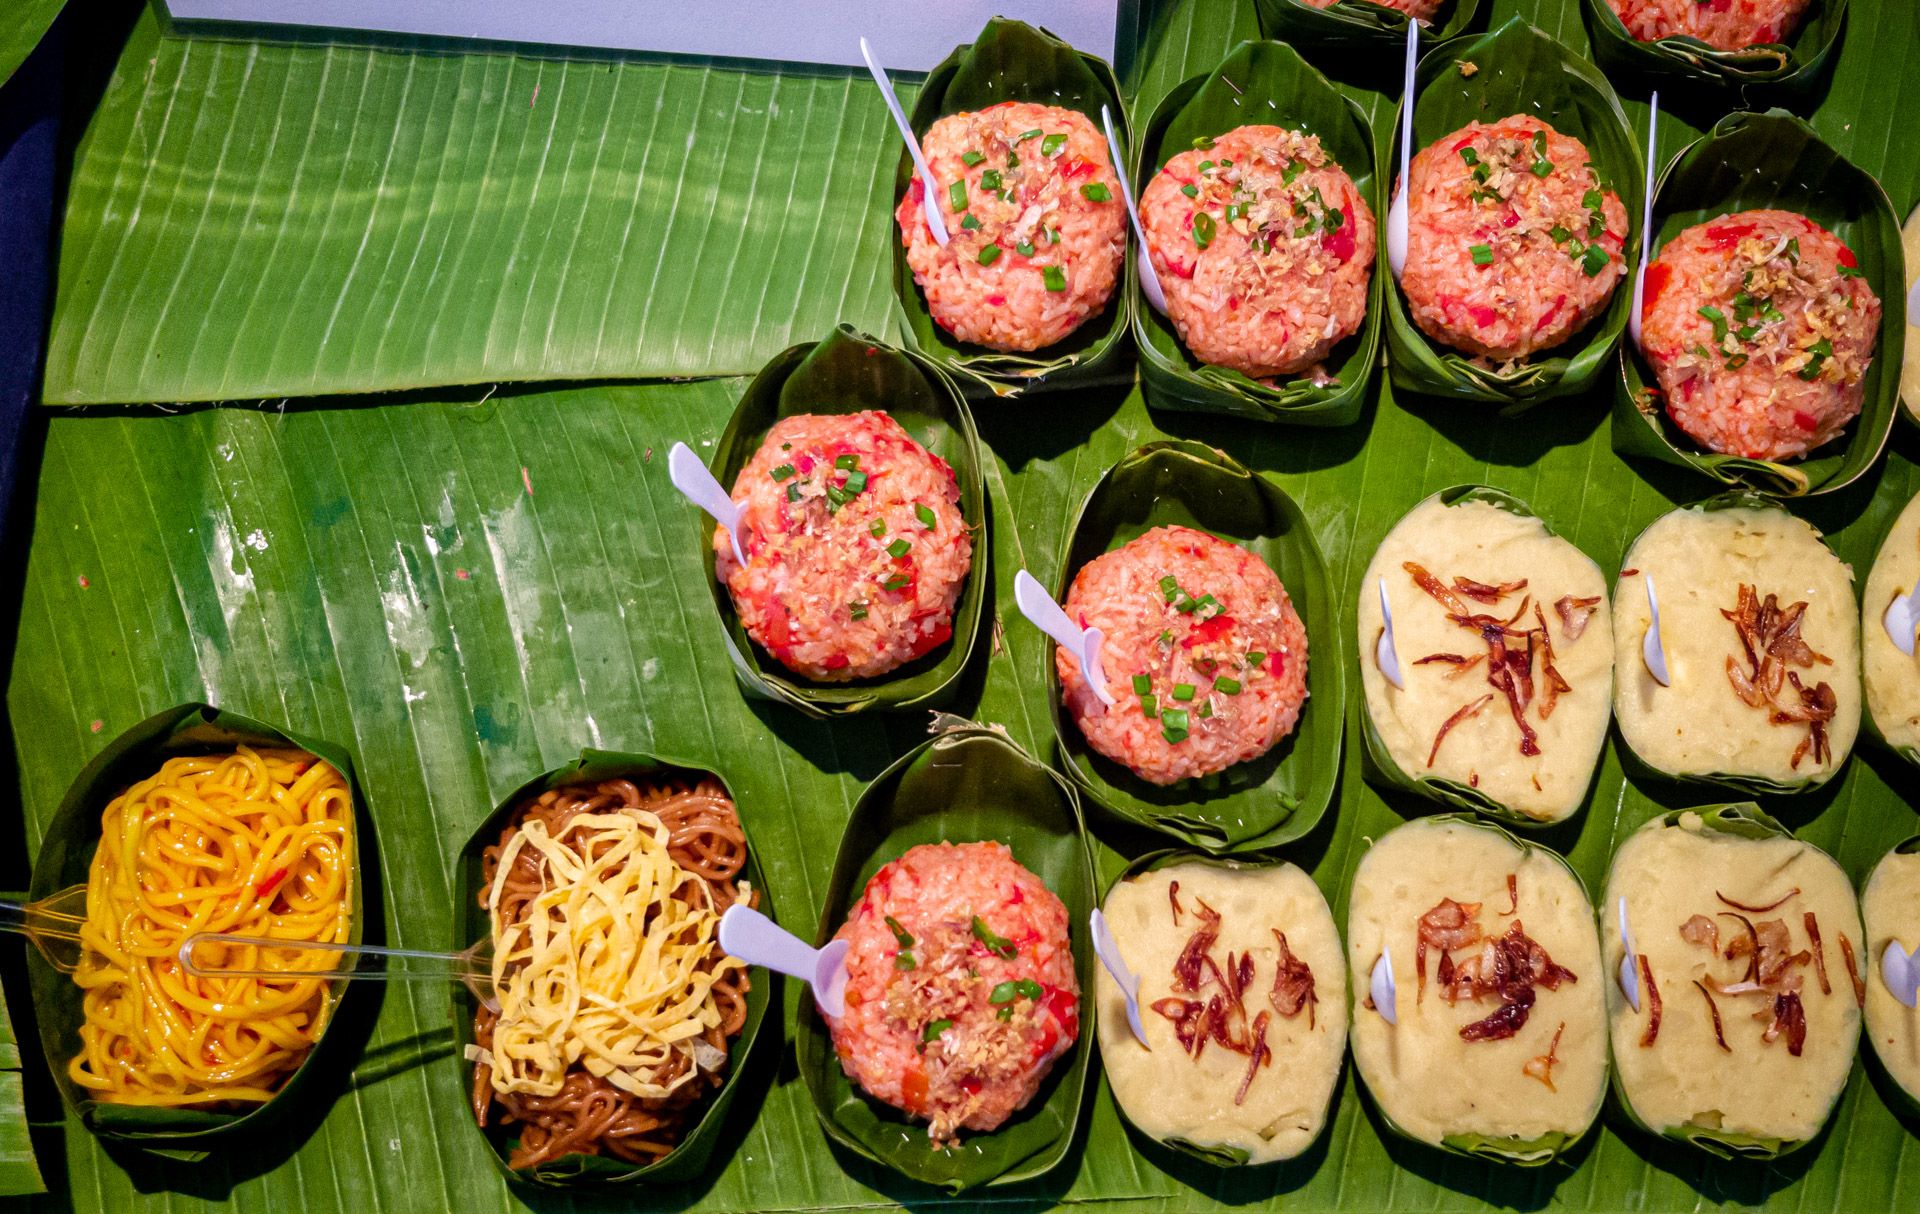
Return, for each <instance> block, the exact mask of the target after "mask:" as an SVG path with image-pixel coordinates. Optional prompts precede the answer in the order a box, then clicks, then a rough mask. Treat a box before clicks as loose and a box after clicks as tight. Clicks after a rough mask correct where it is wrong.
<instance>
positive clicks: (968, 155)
mask: <svg viewBox="0 0 1920 1214" xmlns="http://www.w3.org/2000/svg"><path fill="white" fill-rule="evenodd" d="M986 158H987V157H986V153H984V152H962V153H960V163H961V164H964V165H966V166H967V167H968V168H972V167H973V166H974V165H976V164H979V163H980V162H981V161H982V160H985V159H986Z"/></svg>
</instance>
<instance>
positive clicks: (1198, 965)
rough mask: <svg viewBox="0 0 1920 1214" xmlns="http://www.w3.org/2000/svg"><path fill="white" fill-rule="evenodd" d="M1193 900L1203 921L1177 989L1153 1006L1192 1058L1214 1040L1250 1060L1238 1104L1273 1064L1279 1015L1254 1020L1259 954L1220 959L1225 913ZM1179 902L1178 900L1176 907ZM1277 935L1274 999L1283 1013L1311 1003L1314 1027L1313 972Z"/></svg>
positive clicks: (1180, 965)
mask: <svg viewBox="0 0 1920 1214" xmlns="http://www.w3.org/2000/svg"><path fill="white" fill-rule="evenodd" d="M1193 903H1194V907H1193V914H1194V915H1195V916H1196V917H1197V918H1198V919H1199V921H1200V922H1199V925H1198V926H1197V927H1195V928H1194V932H1193V935H1192V936H1190V937H1188V939H1187V943H1186V945H1185V947H1183V948H1182V949H1181V950H1180V956H1179V957H1177V958H1176V959H1175V960H1174V963H1173V991H1174V993H1173V994H1172V995H1171V996H1169V997H1168V998H1165V999H1158V1000H1155V1001H1154V1002H1153V1003H1152V1004H1150V1005H1149V1010H1151V1011H1153V1012H1156V1013H1158V1014H1159V1015H1161V1016H1164V1017H1166V1018H1167V1019H1168V1020H1171V1021H1172V1022H1173V1035H1174V1037H1175V1039H1176V1040H1178V1041H1179V1042H1180V1048H1181V1050H1182V1051H1184V1052H1185V1053H1186V1055H1187V1056H1188V1057H1189V1058H1193V1059H1196V1060H1197V1059H1198V1058H1199V1057H1200V1055H1201V1054H1203V1053H1204V1052H1206V1048H1207V1046H1208V1045H1209V1044H1213V1045H1217V1046H1219V1047H1220V1048H1222V1049H1224V1050H1228V1051H1231V1052H1232V1053H1235V1054H1239V1055H1242V1056H1243V1057H1245V1058H1246V1059H1247V1070H1246V1073H1245V1074H1244V1075H1243V1076H1242V1077H1241V1080H1240V1088H1239V1090H1238V1091H1237V1092H1235V1093H1234V1097H1233V1103H1234V1104H1236V1105H1238V1104H1241V1103H1243V1102H1245V1100H1246V1098H1247V1091H1248V1089H1249V1088H1251V1087H1252V1086H1253V1081H1254V1078H1255V1077H1256V1076H1257V1075H1258V1074H1259V1073H1260V1068H1261V1067H1271V1066H1272V1065H1273V1049H1272V1047H1271V1046H1269V1045H1268V1044H1267V1027H1268V1026H1269V1025H1270V1024H1272V1022H1273V1016H1272V1013H1270V1012H1267V1011H1264V1010H1263V1011H1261V1012H1259V1013H1258V1014H1257V1015H1255V1016H1254V1017H1253V1018H1252V1020H1251V1022H1249V1020H1248V1017H1247V1000H1246V997H1247V991H1248V990H1249V988H1251V987H1252V985H1253V979H1254V972H1255V968H1256V967H1255V963H1254V960H1253V954H1252V953H1251V952H1248V953H1240V954H1235V953H1233V952H1228V953H1227V959H1226V963H1225V964H1222V963H1220V962H1219V961H1216V960H1215V959H1214V956H1213V948H1214V945H1215V944H1217V943H1219V940H1220V912H1219V911H1217V910H1214V909H1213V908H1212V907H1211V906H1208V905H1207V904H1206V902H1205V901H1203V900H1202V899H1199V898H1195V899H1193ZM1178 905H1179V904H1178V902H1177V901H1175V902H1174V906H1175V907H1176V908H1177V907H1178ZM1274 936H1275V938H1277V939H1278V940H1279V942H1280V961H1279V967H1278V972H1276V973H1275V975H1274V980H1273V989H1272V991H1271V992H1269V994H1268V998H1269V999H1270V1000H1271V1001H1272V1002H1273V1005H1274V1007H1275V1009H1276V1010H1278V1011H1279V1012H1280V1014H1281V1015H1283V1016H1289V1017H1291V1016H1295V1015H1298V1014H1299V1012H1300V1009H1301V1008H1302V1007H1305V1008H1306V1009H1308V1011H1307V1015H1308V1024H1309V1025H1310V1026H1311V1025H1312V1023H1313V1014H1314V1013H1313V1006H1314V1004H1315V1002H1316V1001H1317V999H1316V996H1315V994H1314V988H1313V971H1312V970H1310V969H1309V968H1308V967H1307V964H1306V962H1304V961H1302V960H1300V959H1299V958H1298V957H1295V956H1294V955H1293V952H1292V950H1290V949H1289V948H1288V947H1287V938H1286V937H1285V936H1283V935H1281V934H1280V932H1278V931H1275V932H1274ZM1289 1007H1290V1008H1291V1009H1292V1010H1288V1008H1289Z"/></svg>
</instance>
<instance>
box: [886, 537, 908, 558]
mask: <svg viewBox="0 0 1920 1214" xmlns="http://www.w3.org/2000/svg"><path fill="white" fill-rule="evenodd" d="M912 548H913V545H912V544H911V543H909V542H908V541H906V540H895V541H893V543H891V544H888V545H887V555H888V556H890V557H893V558H895V559H898V558H900V557H903V556H905V555H907V553H908V552H909V551H911V550H912Z"/></svg>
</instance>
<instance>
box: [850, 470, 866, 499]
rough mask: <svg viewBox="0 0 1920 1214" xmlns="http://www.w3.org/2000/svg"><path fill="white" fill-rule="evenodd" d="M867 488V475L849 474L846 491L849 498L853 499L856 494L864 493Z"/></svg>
mask: <svg viewBox="0 0 1920 1214" xmlns="http://www.w3.org/2000/svg"><path fill="white" fill-rule="evenodd" d="M866 487H867V474H866V473H864V472H857V471H856V472H849V473H847V483H846V491H847V496H848V497H852V496H853V495H854V494H856V493H860V492H863V491H864V490H865V489H866Z"/></svg>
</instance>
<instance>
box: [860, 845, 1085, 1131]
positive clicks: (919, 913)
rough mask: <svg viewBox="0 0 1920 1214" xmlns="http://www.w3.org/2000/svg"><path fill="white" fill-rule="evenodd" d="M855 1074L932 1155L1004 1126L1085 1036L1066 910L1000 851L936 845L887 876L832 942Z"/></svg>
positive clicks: (890, 868) (912, 854)
mask: <svg viewBox="0 0 1920 1214" xmlns="http://www.w3.org/2000/svg"><path fill="white" fill-rule="evenodd" d="M834 938H835V939H836V940H845V941H846V942H847V946H848V947H847V1006H846V1014H845V1015H843V1016H841V1017H840V1018H838V1019H834V1018H832V1017H829V1018H828V1020H827V1023H828V1026H829V1027H830V1028H831V1029H832V1032H833V1048H834V1052H835V1053H836V1054H838V1055H839V1057H840V1065H841V1067H842V1068H843V1069H845V1071H846V1073H847V1077H848V1078H849V1079H851V1080H853V1082H854V1083H856V1084H858V1085H859V1086H860V1087H861V1089H862V1090H864V1091H865V1092H866V1093H867V1094H868V1095H870V1096H872V1097H873V1098H874V1099H876V1100H879V1101H882V1102H884V1103H886V1104H890V1105H892V1106H893V1107H895V1108H897V1109H900V1110H902V1111H903V1112H905V1113H907V1114H909V1115H910V1116H913V1117H917V1118H920V1119H921V1120H924V1121H926V1122H927V1123H928V1127H927V1136H928V1139H929V1141H930V1143H931V1145H932V1146H934V1147H935V1148H941V1147H947V1146H951V1145H953V1144H954V1143H955V1142H956V1141H958V1138H959V1132H960V1131H961V1130H972V1131H975V1132H986V1131H990V1130H995V1129H998V1128H999V1127H1000V1126H1001V1125H1002V1124H1004V1123H1005V1122H1006V1120H1007V1119H1008V1118H1009V1117H1011V1116H1013V1115H1014V1114H1015V1113H1017V1112H1019V1111H1020V1110H1021V1109H1023V1108H1025V1107H1026V1105H1027V1103H1028V1102H1029V1101H1030V1100H1032V1099H1033V1097H1034V1095H1035V1094H1036V1093H1037V1092H1038V1091H1039V1090H1040V1084H1041V1081H1042V1080H1044V1079H1045V1078H1046V1076H1047V1072H1048V1071H1049V1070H1050V1069H1052V1067H1053V1063H1054V1061H1055V1059H1058V1058H1060V1057H1062V1056H1063V1055H1065V1054H1066V1053H1068V1052H1069V1051H1070V1050H1071V1049H1072V1048H1073V1044H1074V1042H1075V1041H1076V1040H1077V1039H1078V1038H1079V1036H1080V984H1079V979H1078V978H1077V977H1076V975H1075V974H1074V968H1073V951H1072V947H1071V945H1070V942H1069V935H1068V924H1067V909H1066V907H1065V906H1063V905H1062V904H1061V902H1060V899H1059V898H1058V897H1056V896H1055V895H1054V893H1053V891H1051V890H1049V889H1048V888H1047V887H1046V886H1045V885H1044V884H1042V883H1041V881H1040V878H1038V877H1036V876H1034V875H1033V874H1032V873H1031V872H1029V871H1027V870H1026V869H1025V868H1023V867H1021V865H1020V863H1019V862H1018V861H1016V860H1015V859H1014V858H1013V853H1012V852H1011V851H1009V850H1008V849H1007V846H1006V845H1005V844H1004V843H993V842H986V843H929V844H922V845H921V846H919V847H915V848H912V849H911V850H909V851H908V852H907V853H906V854H905V855H903V856H901V857H900V858H899V859H898V860H895V861H893V862H892V863H891V864H888V865H886V866H885V867H883V868H882V869H881V870H880V871H879V872H877V873H875V874H874V875H873V879H872V880H870V881H868V882H867V888H866V890H865V892H863V893H862V894H861V895H860V901H859V902H858V903H857V904H856V905H855V906H854V908H853V911H852V913H851V914H850V915H849V916H848V918H847V922H846V924H845V926H843V927H841V929H840V931H839V933H838V934H837V935H836V936H835V937H834Z"/></svg>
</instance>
